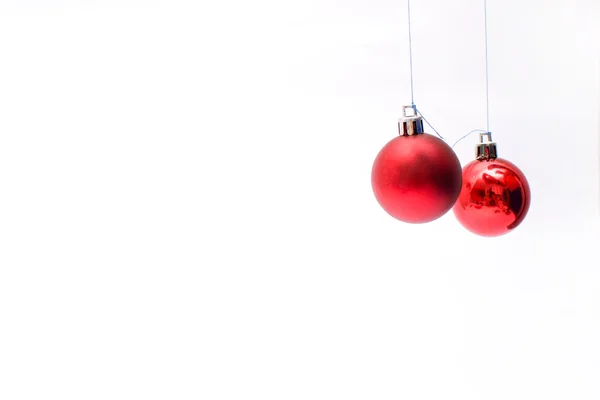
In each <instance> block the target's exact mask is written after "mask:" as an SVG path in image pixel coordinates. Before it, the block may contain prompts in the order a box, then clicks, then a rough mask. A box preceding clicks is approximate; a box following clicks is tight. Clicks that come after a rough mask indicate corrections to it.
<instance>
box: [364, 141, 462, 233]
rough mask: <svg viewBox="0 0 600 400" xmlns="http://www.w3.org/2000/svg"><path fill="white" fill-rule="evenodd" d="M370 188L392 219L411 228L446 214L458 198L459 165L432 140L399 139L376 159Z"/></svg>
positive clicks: (444, 146)
mask: <svg viewBox="0 0 600 400" xmlns="http://www.w3.org/2000/svg"><path fill="white" fill-rule="evenodd" d="M371 184H372V186H373V192H374V193H375V197H376V198H377V201H378V202H379V204H380V205H381V207H383V209H384V210H385V211H386V212H387V213H388V214H390V215H391V216H392V217H394V218H396V219H399V220H400V221H403V222H408V223H413V224H419V223H425V222H431V221H433V220H435V219H438V218H439V217H441V216H442V215H444V214H445V213H446V212H448V211H449V210H450V209H451V208H452V206H453V205H454V202H455V201H456V199H457V197H458V195H459V194H460V188H461V167H460V161H459V160H458V158H457V157H456V154H455V153H454V151H453V150H452V148H451V147H450V146H448V145H447V144H446V142H444V141H443V140H441V139H438V138H437V137H435V136H432V135H429V134H417V135H410V136H409V135H402V136H398V137H396V138H394V139H392V140H391V141H389V142H388V143H387V144H386V145H385V146H384V147H383V149H381V151H380V152H379V154H378V155H377V158H376V159H375V162H374V163H373V169H372V172H371Z"/></svg>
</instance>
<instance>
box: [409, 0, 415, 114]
mask: <svg viewBox="0 0 600 400" xmlns="http://www.w3.org/2000/svg"><path fill="white" fill-rule="evenodd" d="M410 20H411V17H410V0H408V53H409V56H410V101H411V104H412V105H413V107H414V105H415V89H414V88H415V86H414V81H413V55H412V29H411V25H410Z"/></svg>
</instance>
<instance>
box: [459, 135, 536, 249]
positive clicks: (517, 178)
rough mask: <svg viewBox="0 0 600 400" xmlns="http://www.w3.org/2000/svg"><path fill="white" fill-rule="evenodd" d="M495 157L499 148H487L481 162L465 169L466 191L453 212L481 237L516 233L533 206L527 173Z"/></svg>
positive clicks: (476, 161) (478, 161)
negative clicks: (516, 229) (531, 204)
mask: <svg viewBox="0 0 600 400" xmlns="http://www.w3.org/2000/svg"><path fill="white" fill-rule="evenodd" d="M490 139H491V137H490ZM488 145H495V143H488ZM486 148H487V150H486ZM490 149H492V157H491V158H490V151H489V150H490ZM495 153H496V151H495V146H492V147H485V146H484V147H482V148H481V151H480V150H479V149H478V154H479V158H480V159H478V160H475V161H472V162H470V163H469V164H467V165H466V166H465V167H464V168H463V177H462V179H463V184H462V190H461V193H460V196H459V198H458V201H457V202H456V204H455V205H454V208H453V211H454V215H455V216H456V218H457V219H458V221H459V222H460V223H461V224H462V225H463V226H464V227H465V228H466V229H468V230H469V231H471V232H472V233H475V234H477V235H480V236H488V237H491V236H500V235H503V234H505V233H508V232H510V231H512V230H513V229H515V228H516V227H517V226H519V224H520V223H521V222H523V219H525V216H526V215H527V212H528V211H529V205H530V203H531V190H530V188H529V183H528V182H527V179H526V178H525V175H524V174H523V172H522V171H521V170H520V169H519V168H518V167H517V166H516V165H514V164H513V163H511V162H510V161H507V160H504V159H502V158H495Z"/></svg>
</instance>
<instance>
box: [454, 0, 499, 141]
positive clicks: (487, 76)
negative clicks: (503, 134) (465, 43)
mask: <svg viewBox="0 0 600 400" xmlns="http://www.w3.org/2000/svg"><path fill="white" fill-rule="evenodd" d="M483 22H484V27H485V108H486V121H487V125H486V126H487V130H485V131H484V130H482V129H474V130H472V131H471V132H469V133H467V134H466V135H464V136H463V137H461V138H460V139H458V140H457V141H456V142H455V143H454V144H453V145H452V148H454V146H456V145H457V144H458V143H459V142H460V141H461V140H463V139H465V138H466V137H468V136H469V135H471V134H473V133H475V132H479V133H488V132H489V131H490V74H489V57H488V24H487V0H483Z"/></svg>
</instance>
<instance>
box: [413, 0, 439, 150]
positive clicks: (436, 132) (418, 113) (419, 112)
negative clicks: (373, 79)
mask: <svg viewBox="0 0 600 400" xmlns="http://www.w3.org/2000/svg"><path fill="white" fill-rule="evenodd" d="M407 3H408V54H409V60H410V103H411V105H412V107H413V109H414V110H415V114H417V115H420V116H421V118H423V121H425V123H427V125H429V127H430V128H431V129H432V130H433V131H434V132H435V134H436V135H438V136H439V137H440V139H444V138H443V137H442V135H440V134H439V133H438V131H437V130H436V129H435V128H434V127H433V125H431V124H430V123H429V121H427V119H426V118H425V117H424V116H423V114H422V113H421V111H419V110H418V109H417V106H415V84H414V77H413V75H414V74H413V54H412V26H411V19H412V18H411V13H410V0H407Z"/></svg>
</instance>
